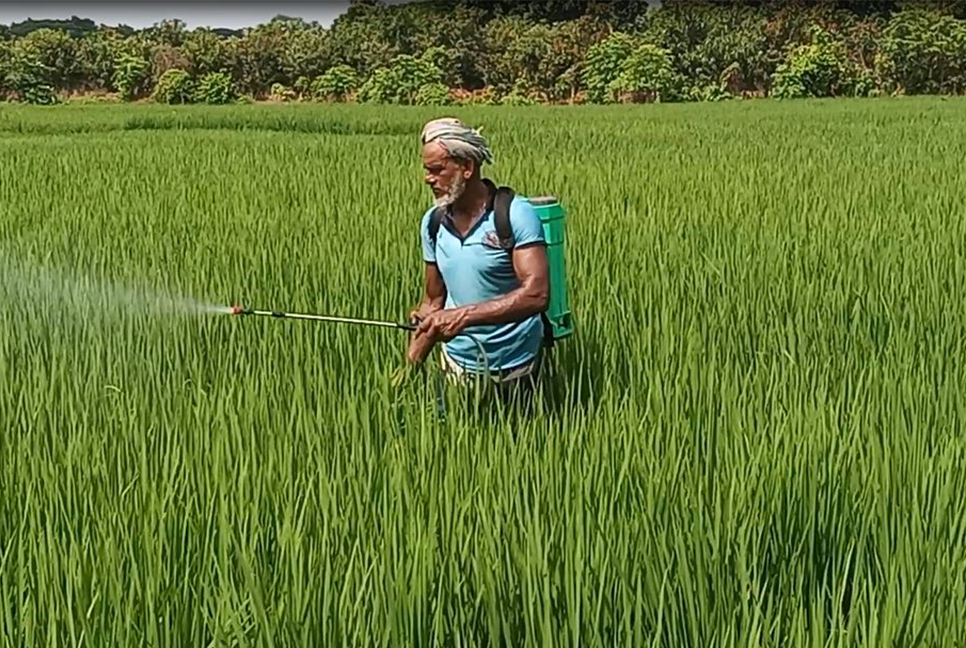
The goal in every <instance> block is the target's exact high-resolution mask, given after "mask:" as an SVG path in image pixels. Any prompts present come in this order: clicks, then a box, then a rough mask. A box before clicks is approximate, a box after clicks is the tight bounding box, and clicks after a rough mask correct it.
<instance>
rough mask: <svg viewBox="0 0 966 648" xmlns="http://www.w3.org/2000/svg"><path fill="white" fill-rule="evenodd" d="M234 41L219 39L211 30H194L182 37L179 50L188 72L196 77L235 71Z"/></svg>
mask: <svg viewBox="0 0 966 648" xmlns="http://www.w3.org/2000/svg"><path fill="white" fill-rule="evenodd" d="M234 40H235V39H232V38H221V37H219V36H218V35H217V34H216V33H215V32H214V31H212V30H211V29H202V28H199V29H194V30H192V31H190V32H188V33H187V34H185V35H184V38H183V39H182V42H181V47H180V48H179V49H180V51H181V54H182V56H183V57H184V59H185V60H186V61H187V65H188V68H187V69H189V70H191V72H192V74H194V75H195V76H198V77H203V76H204V75H206V74H209V73H211V72H222V71H231V70H234V69H235V66H236V61H235V56H234V54H235V52H234V48H233V46H232V45H233V43H234Z"/></svg>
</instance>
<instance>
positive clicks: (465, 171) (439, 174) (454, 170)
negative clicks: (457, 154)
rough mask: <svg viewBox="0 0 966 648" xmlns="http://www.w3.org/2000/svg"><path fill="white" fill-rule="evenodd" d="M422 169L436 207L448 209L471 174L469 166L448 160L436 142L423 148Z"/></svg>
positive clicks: (444, 150) (443, 150) (460, 192)
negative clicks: (424, 171)
mask: <svg viewBox="0 0 966 648" xmlns="http://www.w3.org/2000/svg"><path fill="white" fill-rule="evenodd" d="M423 168H424V169H425V170H426V184H427V185H429V188H430V189H432V190H433V197H434V198H435V199H436V206H437V207H448V206H449V205H452V204H453V203H454V202H456V200H457V199H458V198H459V197H460V196H461V195H462V194H463V190H464V189H465V188H466V181H467V180H469V178H470V176H471V175H472V173H473V170H472V168H471V165H469V164H461V163H460V162H459V161H458V160H454V159H452V158H450V157H449V156H448V155H447V153H446V149H444V148H443V147H442V146H441V145H440V144H439V143H438V142H430V143H429V144H426V145H425V146H424V147H423Z"/></svg>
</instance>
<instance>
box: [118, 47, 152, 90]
mask: <svg viewBox="0 0 966 648" xmlns="http://www.w3.org/2000/svg"><path fill="white" fill-rule="evenodd" d="M113 81H114V87H115V88H117V91H118V93H120V95H121V98H122V99H124V100H125V101H132V100H134V99H137V98H138V97H140V96H142V95H143V94H144V93H146V92H147V90H148V88H149V87H150V81H151V64H150V63H148V61H147V59H145V58H144V57H143V56H140V55H138V54H135V53H131V52H121V53H119V54H118V58H117V61H116V62H115V64H114V77H113Z"/></svg>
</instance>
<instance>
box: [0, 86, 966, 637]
mask: <svg viewBox="0 0 966 648" xmlns="http://www.w3.org/2000/svg"><path fill="white" fill-rule="evenodd" d="M446 112H449V113H455V114H457V115H459V116H462V117H464V118H465V119H466V120H467V121H468V122H470V123H472V124H474V125H481V126H482V127H483V133H484V134H485V135H486V136H488V137H489V138H490V143H491V146H492V148H493V149H494V152H495V155H496V164H495V165H494V166H493V167H492V168H490V169H488V170H487V174H488V175H489V176H490V177H493V178H494V179H495V180H496V181H498V182H501V183H506V184H509V185H511V186H513V187H514V188H516V189H517V190H518V191H519V192H520V193H522V194H524V195H544V194H553V195H556V196H557V197H558V198H559V199H560V201H561V203H562V204H563V205H564V207H565V208H566V209H567V212H568V236H569V239H568V241H567V246H568V252H567V255H568V256H567V261H568V270H569V276H570V302H571V305H572V306H573V309H574V313H575V319H576V322H577V333H576V334H575V336H574V337H573V338H571V339H568V340H566V341H564V342H563V343H561V344H560V345H559V346H558V347H557V348H555V349H554V351H553V363H552V371H551V372H550V374H549V375H548V376H547V377H546V380H545V384H544V385H543V398H542V399H541V400H540V401H539V404H538V406H537V408H536V411H535V412H533V413H532V414H531V415H529V416H523V415H515V413H513V412H504V411H497V410H488V411H484V412H483V413H482V414H481V413H479V412H476V411H475V410H470V409H467V408H463V407H461V406H460V402H459V399H458V395H456V394H452V393H451V394H449V395H448V400H447V407H446V416H445V418H443V419H440V417H439V413H438V408H437V398H436V397H437V390H436V388H437V382H436V378H437V373H436V368H435V364H434V365H432V366H428V367H427V368H426V369H425V370H424V371H422V372H417V373H415V374H414V375H413V376H411V377H410V378H409V379H408V380H406V381H402V382H400V381H398V375H399V374H398V370H399V368H400V367H401V366H403V364H404V360H403V357H404V353H405V348H406V341H407V340H406V336H405V334H404V333H402V332H399V331H392V330H379V329H360V328H354V327H350V326H344V325H337V324H316V323H309V322H288V321H279V320H272V319H270V318H264V319H261V318H259V319H254V318H253V319H244V318H237V317H231V316H226V315H224V314H223V311H222V310H221V309H223V308H224V307H226V306H230V305H232V304H236V303H242V304H245V305H248V306H254V307H259V308H279V309H289V310H292V311H297V312H310V313H322V314H330V315H344V316H349V317H363V318H373V319H381V320H395V321H404V319H405V317H406V315H407V313H408V312H409V309H410V308H411V307H412V306H413V305H414V304H415V303H416V302H417V301H418V300H419V299H420V297H421V283H420V282H421V276H422V274H421V273H422V269H421V260H420V254H419V245H418V235H417V225H418V222H419V218H420V216H421V215H422V214H423V212H424V211H425V210H426V209H427V208H428V206H429V204H430V194H429V192H428V190H427V189H426V188H425V187H423V186H422V184H421V169H420V158H419V147H418V140H417V138H418V133H419V130H420V127H421V125H422V123H423V122H424V121H425V120H427V119H429V118H432V117H435V116H437V113H436V112H431V111H427V110H416V109H407V108H396V109H391V110H389V109H369V108H365V107H358V106H355V107H339V108H319V107H305V106H284V107H258V106H242V107H232V108H228V109H220V108H184V109H179V110H172V109H165V108H159V107H150V106H138V107H130V108H121V107H115V106H106V107H97V108H92V107H87V108H80V107H59V108H56V109H53V110H47V109H23V108H13V107H3V108H0V272H2V281H0V384H2V386H3V388H2V390H0V637H2V640H3V643H4V644H8V645H54V644H56V645H63V644H66V645H151V646H162V645H163V646H168V645H171V646H182V645H192V646H198V645H329V646H331V645H353V646H357V645H376V644H378V645H420V646H422V645H464V646H473V645H477V646H482V645H602V646H615V645H627V646H641V645H655V646H682V645H688V646H711V645H714V646H755V645H760V646H778V645H781V646H785V645H792V646H804V645H809V646H813V645H822V646H855V645H861V646H882V645H895V646H910V645H915V644H916V642H917V641H918V642H919V644H920V645H930V646H936V645H963V644H964V643H966V621H964V619H966V615H964V614H963V613H962V610H963V603H964V600H966V537H964V534H966V499H964V497H963V495H962V493H963V492H964V489H966V451H964V443H966V442H964V438H963V421H964V415H966V411H964V409H966V397H964V392H963V390H964V386H966V372H964V369H963V366H964V364H963V361H964V334H966V327H964V318H963V303H964V298H966V260H964V255H963V251H962V242H963V240H964V237H966V225H964V222H966V219H964V218H963V216H964V214H966V197H964V194H963V192H962V190H961V188H962V187H963V186H966V165H964V164H963V160H964V159H966V118H964V117H963V115H964V114H966V113H964V111H963V102H962V101H958V100H950V101H941V100H902V101H899V100H889V101H885V100H884V101H839V102H801V103H795V102H790V103H772V102H747V103H740V102H738V103H733V104H728V105H687V106H636V107H626V108H625V107H614V108H606V109H605V108H580V109H557V108H517V109H511V108H487V109H482V108H480V109H475V110H469V109H449V110H447V111H446ZM394 379H396V380H394Z"/></svg>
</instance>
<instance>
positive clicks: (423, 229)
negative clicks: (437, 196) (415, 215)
mask: <svg viewBox="0 0 966 648" xmlns="http://www.w3.org/2000/svg"><path fill="white" fill-rule="evenodd" d="M432 213H433V210H432V209H430V210H429V211H428V212H426V213H425V214H423V221H422V223H421V224H420V226H419V232H420V239H421V240H422V245H423V261H425V262H426V263H436V248H435V246H434V245H433V242H432V240H431V239H430V238H429V218H430V216H431V215H432Z"/></svg>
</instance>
